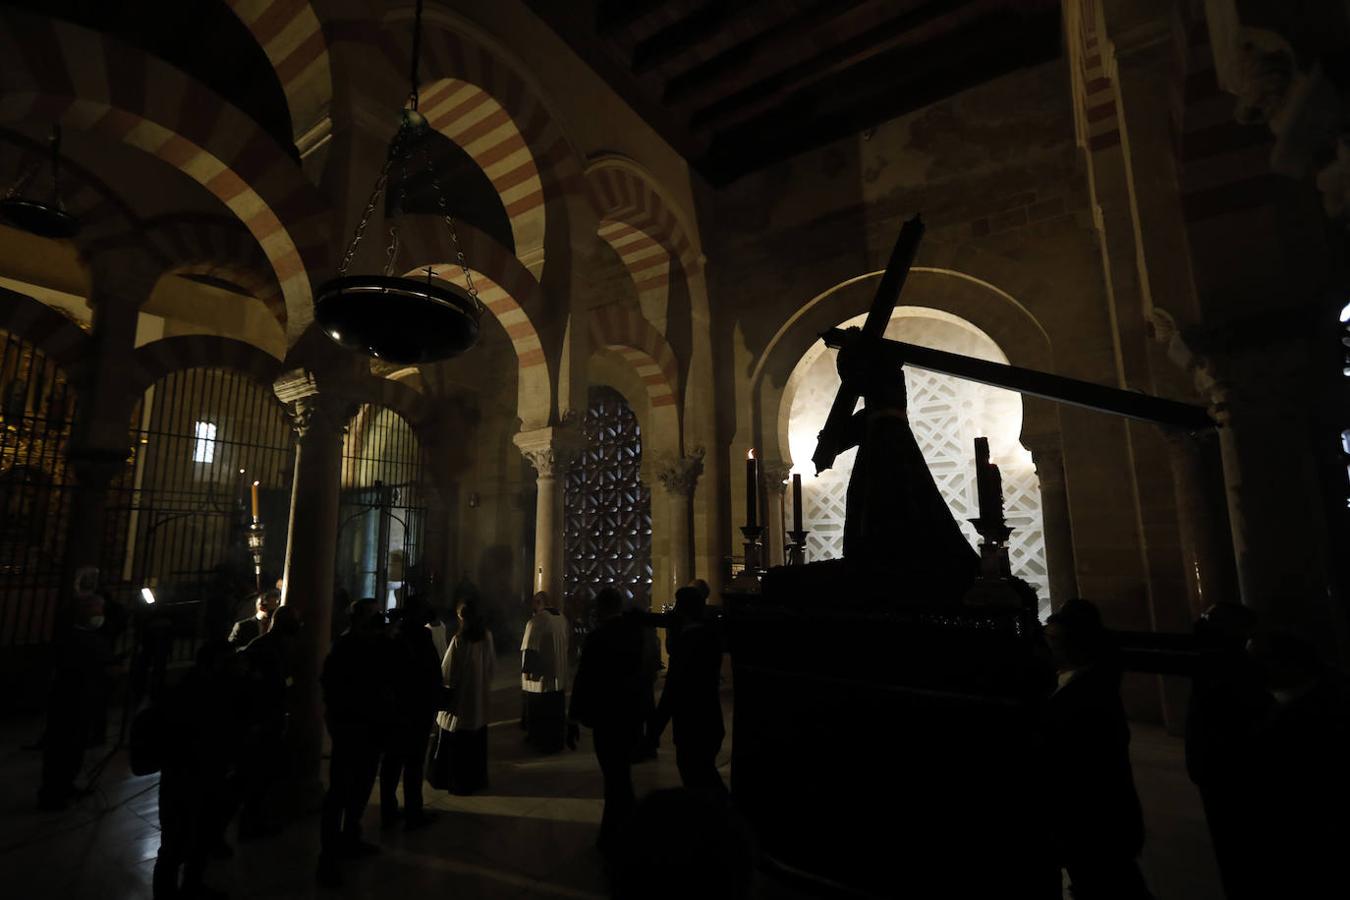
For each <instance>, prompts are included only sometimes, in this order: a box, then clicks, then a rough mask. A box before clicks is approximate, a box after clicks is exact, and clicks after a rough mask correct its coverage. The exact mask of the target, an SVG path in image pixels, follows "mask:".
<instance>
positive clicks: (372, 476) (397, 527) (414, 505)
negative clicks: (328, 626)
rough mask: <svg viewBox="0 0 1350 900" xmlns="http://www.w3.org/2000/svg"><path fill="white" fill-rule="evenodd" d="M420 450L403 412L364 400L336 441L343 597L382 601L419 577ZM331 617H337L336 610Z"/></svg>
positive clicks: (389, 602) (390, 602) (392, 601)
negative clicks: (339, 448)
mask: <svg viewBox="0 0 1350 900" xmlns="http://www.w3.org/2000/svg"><path fill="white" fill-rule="evenodd" d="M422 477H423V471H422V451H421V446H420V444H419V443H418V440H417V435H416V434H414V433H413V430H412V426H410V425H409V424H408V423H407V422H406V421H405V420H404V419H403V417H402V416H400V415H399V414H398V413H396V412H394V411H393V410H392V409H388V408H386V407H382V406H375V405H373V404H369V403H367V404H363V405H362V406H361V408H360V409H358V410H357V412H356V415H355V416H354V417H353V418H352V421H351V424H350V425H349V426H348V429H347V435H346V437H345V438H344V439H343V443H342V502H341V506H340V507H339V509H340V512H339V518H338V552H337V572H336V573H335V575H336V584H337V586H338V588H339V590H340V591H344V592H345V593H346V595H347V596H348V597H349V598H352V599H355V598H359V597H375V598H377V600H378V601H379V603H380V606H381V608H384V609H389V608H392V607H394V606H396V605H398V603H400V602H401V599H402V597H403V596H404V593H405V592H406V590H407V589H409V588H411V589H413V590H422V589H424V588H425V587H426V586H425V585H423V584H420V581H421V578H422V573H421V560H422V542H423V536H424V532H425V528H426V501H425V496H424V491H423V486H422ZM338 613H339V614H338V615H337V616H335V617H334V622H335V623H338V622H340V621H341V618H342V617H341V610H338Z"/></svg>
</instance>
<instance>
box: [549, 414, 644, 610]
mask: <svg viewBox="0 0 1350 900" xmlns="http://www.w3.org/2000/svg"><path fill="white" fill-rule="evenodd" d="M582 431H583V432H584V434H585V438H586V444H585V449H583V450H582V452H581V453H580V454H579V455H578V456H577V458H576V459H575V460H574V461H573V462H572V465H571V466H569V467H568V470H567V482H566V485H565V487H564V493H563V509H564V513H563V559H564V561H565V562H564V564H563V566H564V569H563V578H564V586H565V590H566V591H567V595H568V596H569V597H571V598H572V599H573V602H579V603H587V602H589V601H590V600H591V598H593V597H594V596H595V595H596V593H598V592H599V591H600V590H601V589H602V588H606V587H613V588H616V589H617V590H618V591H619V593H620V594H622V595H623V597H624V599H625V600H626V601H631V600H633V599H634V598H638V599H640V600H641V601H642V602H646V600H647V599H648V597H649V596H650V594H651V586H652V495H651V490H650V489H648V487H647V486H646V485H644V484H643V483H642V477H641V475H642V473H641V469H642V430H641V429H640V428H639V427H638V421H637V416H635V415H634V414H633V410H632V409H631V408H629V406H628V402H627V401H626V400H624V398H623V396H622V395H621V394H620V393H619V392H618V391H616V390H614V389H613V388H608V387H594V388H591V392H590V407H589V408H588V409H587V410H586V417H585V420H584V421H583V423H582Z"/></svg>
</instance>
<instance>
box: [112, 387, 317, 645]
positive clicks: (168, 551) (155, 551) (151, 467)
mask: <svg viewBox="0 0 1350 900" xmlns="http://www.w3.org/2000/svg"><path fill="white" fill-rule="evenodd" d="M132 435H133V441H132V459H131V464H130V465H129V466H128V468H127V471H126V473H125V474H124V475H123V476H122V477H121V478H119V479H118V481H117V482H116V483H115V484H114V485H113V487H112V492H111V495H110V498H109V505H108V519H107V531H106V535H105V550H104V553H103V559H104V561H105V562H104V570H103V573H102V580H103V583H104V586H105V587H108V588H112V589H113V591H114V593H115V594H121V595H123V596H126V597H128V598H130V599H133V601H134V598H135V596H136V595H137V594H138V593H139V590H140V588H141V587H143V586H150V587H152V589H153V590H154V592H155V597H156V600H157V602H158V604H160V606H159V609H160V611H161V613H162V614H163V615H167V616H169V617H170V618H171V619H172V621H173V631H174V638H175V640H174V656H175V657H176V658H179V659H181V658H185V657H187V656H188V655H189V654H190V653H191V652H192V651H193V648H194V647H195V645H196V644H197V642H198V641H199V640H200V639H201V638H203V637H205V636H208V635H213V636H220V637H224V635H225V634H226V633H227V632H228V629H229V624H230V622H232V621H233V620H234V619H236V618H238V617H240V616H241V615H245V614H247V613H246V610H247V609H248V602H249V601H248V596H249V594H250V593H251V592H252V591H253V590H254V589H255V580H254V579H255V576H254V571H253V560H252V557H251V556H250V555H249V553H248V550H247V546H246V544H245V540H244V531H245V529H246V528H247V526H248V523H249V521H250V517H251V512H252V511H251V502H250V486H251V485H252V483H253V482H254V481H257V482H259V484H258V501H259V503H258V506H259V509H258V512H259V518H260V520H261V522H262V524H263V527H264V528H265V529H266V535H267V539H266V543H265V545H264V553H263V571H262V587H264V588H267V587H271V586H272V585H273V584H275V582H276V580H277V579H278V578H280V576H281V571H282V566H283V564H284V563H283V561H284V557H285V551H286V527H287V519H288V516H289V510H290V493H291V471H292V469H293V468H294V464H295V436H294V433H293V432H292V430H291V426H290V421H289V419H288V418H287V416H286V413H285V410H284V408H283V407H282V405H281V403H280V402H279V401H278V400H277V399H276V397H275V395H273V393H272V391H271V390H270V389H269V388H268V387H266V386H263V385H259V384H257V383H255V382H253V381H251V380H249V379H248V378H246V377H244V376H243V375H240V374H238V373H236V372H231V371H228V370H225V369H207V368H199V369H187V370H185V371H182V372H174V373H171V374H169V375H167V376H165V377H164V378H162V379H160V380H159V381H158V382H156V383H155V384H154V385H153V386H151V387H150V388H149V389H148V390H147V391H146V392H145V395H144V396H143V397H142V399H141V402H140V405H139V407H138V409H137V410H136V412H135V414H134V416H133V421H132Z"/></svg>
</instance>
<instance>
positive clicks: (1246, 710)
mask: <svg viewBox="0 0 1350 900" xmlns="http://www.w3.org/2000/svg"><path fill="white" fill-rule="evenodd" d="M1255 627H1256V616H1255V614H1254V613H1253V612H1252V611H1251V610H1250V609H1248V608H1247V607H1245V606H1242V605H1240V604H1237V603H1218V604H1215V605H1214V606H1211V607H1210V608H1209V609H1207V610H1205V612H1204V614H1203V615H1202V616H1201V617H1200V619H1199V621H1197V622H1196V624H1195V638H1196V646H1197V649H1198V650H1199V653H1198V656H1197V660H1196V666H1195V672H1194V675H1193V676H1192V680H1191V698H1190V702H1189V703H1188V704H1187V705H1186V773H1187V774H1188V775H1190V777H1191V781H1193V782H1194V783H1195V786H1196V788H1197V789H1198V790H1199V792H1200V799H1201V801H1202V803H1203V804H1204V807H1205V820H1206V822H1207V823H1208V825H1209V834H1210V840H1211V843H1212V844H1213V845H1214V859H1215V861H1216V862H1217V863H1218V865H1219V878H1220V881H1221V882H1222V883H1223V890H1224V894H1225V895H1226V896H1227V897H1228V900H1243V898H1247V897H1250V898H1256V897H1261V896H1265V895H1264V893H1263V892H1262V891H1261V890H1260V888H1259V887H1258V883H1257V881H1258V879H1256V878H1255V877H1253V873H1254V872H1255V869H1254V867H1259V866H1260V864H1261V862H1262V860H1263V859H1264V858H1265V857H1266V855H1267V851H1266V848H1265V847H1263V846H1262V845H1263V841H1262V840H1261V838H1260V834H1261V832H1262V831H1263V830H1264V828H1265V827H1266V826H1264V825H1263V824H1262V823H1261V822H1260V821H1259V819H1260V816H1259V814H1258V813H1259V809H1258V806H1257V805H1256V804H1254V803H1253V802H1252V801H1253V797H1252V788H1253V786H1254V783H1255V782H1256V781H1258V780H1259V779H1261V778H1262V776H1263V774H1264V773H1261V772H1259V771H1257V760H1256V759H1255V756H1254V750H1255V744H1254V741H1255V736H1256V734H1257V731H1258V729H1259V728H1260V727H1261V725H1262V724H1263V723H1264V722H1265V721H1266V719H1267V718H1268V716H1269V715H1270V712H1271V710H1272V708H1273V707H1274V703H1275V701H1274V698H1272V697H1271V696H1270V694H1269V693H1267V692H1266V688H1265V684H1264V683H1263V681H1262V677H1261V670H1260V668H1259V666H1257V664H1256V662H1255V661H1254V660H1253V659H1252V658H1251V656H1249V655H1248V653H1247V641H1248V640H1249V639H1250V638H1251V636H1252V634H1253V632H1254V630H1255Z"/></svg>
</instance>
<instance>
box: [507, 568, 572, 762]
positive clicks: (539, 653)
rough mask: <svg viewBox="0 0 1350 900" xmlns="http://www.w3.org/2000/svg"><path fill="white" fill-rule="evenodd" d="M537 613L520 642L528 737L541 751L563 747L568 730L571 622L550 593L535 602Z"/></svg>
mask: <svg viewBox="0 0 1350 900" xmlns="http://www.w3.org/2000/svg"><path fill="white" fill-rule="evenodd" d="M532 606H533V609H534V615H532V616H531V617H530V620H529V622H527V623H526V625H525V636H524V637H523V638H522V639H521V642H520V689H521V690H522V691H523V692H524V695H525V703H524V714H525V739H526V740H527V741H528V742H529V743H530V744H531V745H532V746H533V747H534V748H535V749H536V750H538V751H540V752H541V753H557V752H558V751H560V750H562V747H563V738H564V736H565V731H566V710H567V704H566V702H565V697H564V693H563V692H564V690H565V687H566V685H567V651H568V633H569V632H570V631H571V628H572V626H571V623H570V622H568V620H567V617H566V616H564V615H563V614H562V613H561V612H560V611H559V610H558V608H557V607H556V606H554V605H553V602H552V601H551V600H550V599H549V596H548V594H547V593H546V592H544V591H540V592H539V593H537V594H535V595H534V599H533V601H532Z"/></svg>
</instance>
